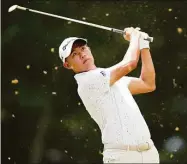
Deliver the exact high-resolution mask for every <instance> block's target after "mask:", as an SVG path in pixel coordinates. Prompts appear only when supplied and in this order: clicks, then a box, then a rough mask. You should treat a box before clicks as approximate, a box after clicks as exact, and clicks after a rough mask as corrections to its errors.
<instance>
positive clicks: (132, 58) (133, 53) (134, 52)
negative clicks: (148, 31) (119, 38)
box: [110, 39, 140, 70]
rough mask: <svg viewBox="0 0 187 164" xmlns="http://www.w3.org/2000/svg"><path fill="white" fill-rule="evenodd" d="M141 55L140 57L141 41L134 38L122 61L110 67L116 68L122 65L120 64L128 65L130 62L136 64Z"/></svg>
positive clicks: (111, 68)
mask: <svg viewBox="0 0 187 164" xmlns="http://www.w3.org/2000/svg"><path fill="white" fill-rule="evenodd" d="M139 57H140V50H139V41H138V39H133V40H132V41H131V42H130V44H129V47H128V49H127V52H126V54H125V56H124V58H123V59H122V61H121V62H119V63H118V64H116V65H114V66H112V67H110V70H113V69H116V68H117V67H120V66H126V65H128V64H129V63H133V64H132V65H135V66H136V65H137V63H138V60H139ZM130 65H131V64H130ZM129 69H133V68H129Z"/></svg>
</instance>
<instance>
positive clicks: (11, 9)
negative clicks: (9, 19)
mask: <svg viewBox="0 0 187 164" xmlns="http://www.w3.org/2000/svg"><path fill="white" fill-rule="evenodd" d="M17 7H18V5H13V6H11V7H10V8H9V9H8V12H9V13H10V12H12V11H14V10H15V9H16V8H17Z"/></svg>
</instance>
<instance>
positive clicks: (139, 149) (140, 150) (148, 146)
mask: <svg viewBox="0 0 187 164" xmlns="http://www.w3.org/2000/svg"><path fill="white" fill-rule="evenodd" d="M145 144H147V148H146V149H145V148H144V146H145ZM141 146H142V147H141ZM150 148H151V147H150V144H149V142H146V143H142V144H141V143H140V144H138V145H137V151H138V152H142V151H145V150H149V149H150Z"/></svg>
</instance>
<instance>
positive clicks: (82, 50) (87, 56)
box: [64, 42, 94, 73]
mask: <svg viewBox="0 0 187 164" xmlns="http://www.w3.org/2000/svg"><path fill="white" fill-rule="evenodd" d="M65 65H66V66H65ZM93 65H94V58H93V55H92V53H91V50H90V48H89V47H88V46H87V45H85V44H83V43H81V42H80V43H79V42H77V43H76V42H75V43H74V44H73V47H72V51H71V54H70V56H68V57H67V58H66V63H65V64H64V66H65V67H66V68H68V69H72V70H73V71H74V72H75V73H79V72H85V71H89V70H90V68H91V67H92V66H93Z"/></svg>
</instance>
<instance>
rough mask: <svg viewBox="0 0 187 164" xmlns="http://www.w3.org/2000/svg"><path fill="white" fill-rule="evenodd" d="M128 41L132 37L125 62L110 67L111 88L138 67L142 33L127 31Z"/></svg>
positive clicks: (130, 29) (133, 30)
mask: <svg viewBox="0 0 187 164" xmlns="http://www.w3.org/2000/svg"><path fill="white" fill-rule="evenodd" d="M125 37H127V38H125V39H126V40H129V38H128V37H130V44H129V48H128V50H127V52H126V54H125V57H124V58H123V60H122V61H121V62H120V63H118V64H116V65H114V66H112V67H110V68H109V69H110V70H111V74H110V86H112V85H113V84H114V83H115V82H116V81H118V80H119V79H121V78H122V77H123V76H125V75H126V74H128V73H129V72H131V71H132V70H133V69H135V68H136V67H137V63H138V60H139V56H140V50H139V37H140V32H139V31H138V30H135V29H132V28H129V31H128V30H126V36H125Z"/></svg>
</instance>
